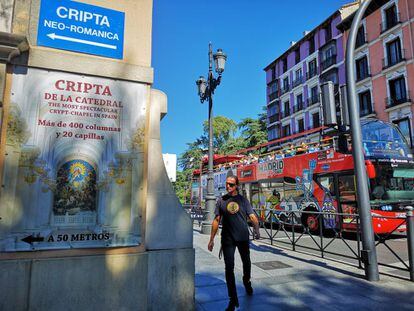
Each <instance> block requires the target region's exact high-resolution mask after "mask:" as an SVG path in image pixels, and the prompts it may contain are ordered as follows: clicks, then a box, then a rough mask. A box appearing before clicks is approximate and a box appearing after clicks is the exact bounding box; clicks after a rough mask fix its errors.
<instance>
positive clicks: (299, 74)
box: [295, 68, 302, 80]
mask: <svg viewBox="0 0 414 311" xmlns="http://www.w3.org/2000/svg"><path fill="white" fill-rule="evenodd" d="M295 75H296V80H300V79H302V68H299V69H298V70H296V73H295Z"/></svg>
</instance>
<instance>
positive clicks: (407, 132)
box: [393, 118, 413, 148]
mask: <svg viewBox="0 0 414 311" xmlns="http://www.w3.org/2000/svg"><path fill="white" fill-rule="evenodd" d="M393 123H394V124H396V125H397V126H398V127H399V128H400V131H401V133H402V134H403V135H404V137H405V139H406V140H407V142H408V145H409V146H410V148H412V146H413V142H412V139H411V124H410V119H409V118H404V119H400V120H395V121H393Z"/></svg>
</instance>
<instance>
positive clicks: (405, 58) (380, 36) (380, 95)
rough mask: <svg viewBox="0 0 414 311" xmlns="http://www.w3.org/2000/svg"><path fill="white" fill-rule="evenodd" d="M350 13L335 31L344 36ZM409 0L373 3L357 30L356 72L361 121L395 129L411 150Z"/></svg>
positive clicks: (412, 19)
mask: <svg viewBox="0 0 414 311" xmlns="http://www.w3.org/2000/svg"><path fill="white" fill-rule="evenodd" d="M352 19H353V15H351V16H349V17H348V18H347V19H346V20H344V21H343V22H342V23H341V24H340V25H338V29H339V30H341V31H342V32H343V34H344V36H343V40H344V43H343V44H344V45H345V42H346V40H347V38H348V35H349V31H350V27H351V23H352ZM413 40H414V1H412V0H386V1H372V3H371V4H370V7H369V8H368V9H367V13H366V15H365V16H364V18H363V20H362V22H361V25H360V28H359V30H358V36H357V42H356V51H355V69H356V86H357V97H358V101H359V108H360V115H361V117H376V118H379V119H381V120H384V121H390V122H393V123H394V124H396V125H398V127H399V128H400V130H401V132H402V133H403V134H404V136H405V137H406V139H407V142H408V144H409V145H410V147H411V148H413V113H414V107H413V104H412V96H413V91H414V59H413V55H414V53H413V49H414V41H413Z"/></svg>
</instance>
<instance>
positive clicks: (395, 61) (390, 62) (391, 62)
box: [382, 49, 405, 69]
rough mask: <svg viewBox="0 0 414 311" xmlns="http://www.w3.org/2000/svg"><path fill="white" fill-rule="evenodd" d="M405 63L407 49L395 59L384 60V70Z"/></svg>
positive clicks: (386, 58)
mask: <svg viewBox="0 0 414 311" xmlns="http://www.w3.org/2000/svg"><path fill="white" fill-rule="evenodd" d="M403 61H405V49H402V50H401V53H400V54H398V55H397V57H395V58H391V57H385V58H383V59H382V69H387V68H389V67H392V66H394V65H397V64H398V63H401V62H403Z"/></svg>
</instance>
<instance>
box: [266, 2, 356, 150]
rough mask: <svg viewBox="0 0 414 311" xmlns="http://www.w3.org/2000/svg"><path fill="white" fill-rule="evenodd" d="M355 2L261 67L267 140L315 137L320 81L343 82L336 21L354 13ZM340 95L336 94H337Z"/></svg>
mask: <svg viewBox="0 0 414 311" xmlns="http://www.w3.org/2000/svg"><path fill="white" fill-rule="evenodd" d="M358 7H359V4H358V2H353V3H350V4H347V5H344V6H343V7H341V8H340V9H339V10H337V11H336V12H334V13H333V14H332V15H331V16H329V17H328V18H327V19H326V20H325V21H324V22H323V23H321V24H320V25H319V26H317V27H316V28H315V29H313V30H312V31H310V32H305V33H304V37H303V38H302V39H300V40H299V41H298V42H296V43H292V44H291V46H290V48H289V49H288V50H287V51H286V52H285V53H283V54H282V55H281V56H279V57H278V58H276V59H275V60H274V61H273V62H272V63H270V64H269V65H268V66H267V67H266V68H265V69H264V70H265V72H266V84H267V91H266V94H267V96H266V98H267V115H268V140H269V142H273V144H272V146H274V145H278V144H279V143H278V142H279V141H287V140H290V139H289V138H291V140H297V139H300V140H306V141H315V140H317V139H318V137H319V134H318V133H319V128H320V126H321V108H320V96H319V93H320V84H322V83H324V82H327V81H332V82H333V83H334V85H335V89H336V90H338V89H339V86H340V85H343V84H344V83H345V81H346V80H345V63H344V55H345V53H344V40H343V34H342V32H341V31H339V29H337V25H339V24H340V23H341V22H342V21H343V20H344V19H346V18H347V17H348V16H350V15H351V14H352V13H354V12H355V11H356V10H357V9H358ZM338 99H339V97H338Z"/></svg>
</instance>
